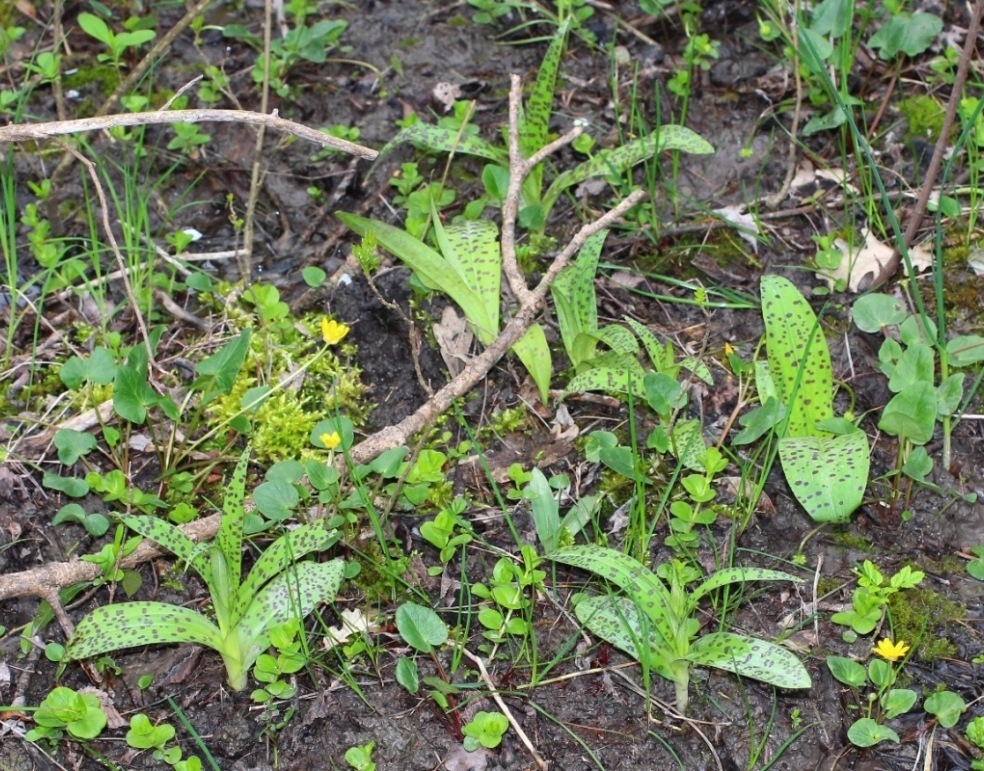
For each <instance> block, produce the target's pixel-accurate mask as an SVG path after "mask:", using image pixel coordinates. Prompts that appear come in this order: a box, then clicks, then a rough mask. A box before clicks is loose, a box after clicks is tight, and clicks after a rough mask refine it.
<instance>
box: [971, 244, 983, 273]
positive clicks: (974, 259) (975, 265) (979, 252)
mask: <svg viewBox="0 0 984 771" xmlns="http://www.w3.org/2000/svg"><path fill="white" fill-rule="evenodd" d="M967 265H969V266H970V269H971V270H972V271H974V273H976V274H977V277H978V278H984V249H974V250H972V251H971V253H970V254H969V255H967Z"/></svg>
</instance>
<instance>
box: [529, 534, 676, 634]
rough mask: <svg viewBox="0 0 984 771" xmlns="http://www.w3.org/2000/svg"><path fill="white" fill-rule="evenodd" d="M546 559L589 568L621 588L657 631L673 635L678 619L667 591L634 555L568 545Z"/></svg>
mask: <svg viewBox="0 0 984 771" xmlns="http://www.w3.org/2000/svg"><path fill="white" fill-rule="evenodd" d="M547 557H548V559H552V560H554V561H556V562H562V563H564V564H565V565H570V566H572V567H576V568H581V569H583V570H589V571H591V572H592V573H595V574H597V575H599V576H601V577H602V578H604V579H605V580H607V581H611V582H612V583H613V584H615V585H616V586H618V587H619V588H620V589H622V591H624V592H625V593H626V594H627V595H628V596H629V598H630V599H631V600H633V601H634V602H635V603H636V604H637V605H638V606H639V608H640V609H641V610H642V612H643V613H645V614H646V615H647V616H648V617H649V618H650V619H651V620H652V622H653V623H654V624H655V626H656V630H657V632H658V633H659V634H660V635H662V636H663V637H664V638H667V639H672V638H673V630H674V628H675V627H676V626H677V625H678V624H679V623H681V621H682V620H681V619H680V618H679V616H678V615H677V614H675V613H674V612H673V606H672V603H671V600H670V593H669V592H668V591H667V589H666V586H665V585H664V584H663V582H662V581H660V580H659V578H657V577H656V576H655V575H654V574H653V573H652V571H651V570H649V568H647V567H646V566H645V565H643V564H642V563H641V562H639V561H638V560H637V559H634V558H632V557H630V556H629V555H628V554H623V553H622V552H620V551H615V549H608V548H604V547H600V546H569V547H567V548H564V549H560V550H558V551H555V552H554V553H553V554H548V555H547Z"/></svg>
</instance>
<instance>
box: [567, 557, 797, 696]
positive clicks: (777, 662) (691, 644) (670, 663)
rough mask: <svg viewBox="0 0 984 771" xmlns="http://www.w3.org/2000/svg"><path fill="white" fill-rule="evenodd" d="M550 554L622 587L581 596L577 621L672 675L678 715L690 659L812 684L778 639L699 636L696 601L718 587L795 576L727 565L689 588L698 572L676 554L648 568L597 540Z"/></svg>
mask: <svg viewBox="0 0 984 771" xmlns="http://www.w3.org/2000/svg"><path fill="white" fill-rule="evenodd" d="M548 558H549V559H552V560H555V561H557V562H562V563H564V564H566V565H572V566H574V567H579V568H583V569H584V570H589V571H591V572H593V573H596V574H598V575H599V576H601V577H602V578H604V579H606V580H608V581H610V582H611V583H613V584H615V585H616V586H618V587H620V588H621V589H622V590H623V591H624V592H625V595H626V596H623V597H620V596H614V595H593V596H582V597H581V599H580V601H578V603H577V605H576V606H575V612H576V613H577V617H578V620H580V621H581V623H583V624H584V625H585V626H586V627H587V628H588V629H590V630H591V631H592V632H594V633H595V634H596V635H598V636H599V637H601V638H602V639H604V640H607V641H608V642H609V643H611V644H612V645H614V646H615V647H617V648H620V649H621V650H623V651H625V652H626V653H628V654H629V655H630V656H632V657H633V658H635V659H637V660H638V661H639V663H640V664H642V666H643V672H644V673H648V672H650V671H652V672H655V673H656V674H658V675H660V676H661V677H665V678H666V679H668V680H671V681H672V682H673V684H674V685H675V687H676V705H677V709H678V710H679V711H680V712H681V713H685V712H686V710H687V704H688V702H689V698H690V695H689V685H690V669H691V667H693V666H694V665H697V666H706V667H715V668H717V669H723V670H724V671H726V672H734V673H735V674H737V675H740V676H742V677H750V678H752V679H754V680H761V681H762V682H765V683H769V684H771V685H776V686H778V687H780V688H809V687H810V685H811V681H810V675H809V673H808V672H807V671H806V668H805V667H804V666H803V664H802V663H800V661H799V659H797V658H796V656H795V655H794V654H793V653H791V652H790V651H788V650H786V649H785V648H782V647H780V646H778V645H776V644H775V643H771V642H766V641H765V640H759V639H756V638H753V637H745V636H744V635H739V634H735V633H733V632H713V633H711V634H706V635H704V636H703V637H700V638H698V637H697V635H698V633H699V631H700V622H699V621H698V620H697V618H696V613H697V606H698V604H699V603H700V601H701V599H703V598H704V597H706V596H707V595H709V594H710V593H711V592H713V591H714V590H715V589H719V588H721V587H723V586H727V585H729V584H745V583H748V582H751V581H795V582H799V581H800V579H798V578H796V577H795V576H791V575H789V574H787V573H782V572H780V571H777V570H767V569H764V568H725V569H723V570H719V571H717V572H715V573H713V574H712V575H710V576H708V577H707V578H706V579H704V580H703V581H701V583H700V584H698V585H697V586H696V587H694V588H693V589H688V586H689V585H690V584H692V583H693V582H694V581H697V580H699V579H700V578H702V576H701V575H700V573H699V571H698V570H697V569H696V568H694V567H692V566H690V565H686V564H684V563H683V562H680V561H679V560H672V561H671V562H667V563H664V564H662V565H660V566H659V568H658V569H657V571H656V574H653V573H652V572H651V571H650V570H649V569H648V568H647V567H646V566H645V565H643V564H642V563H641V562H639V561H638V560H635V559H633V558H632V557H630V556H628V555H627V554H623V553H621V552H618V551H615V550H614V549H608V548H603V547H598V546H571V547H569V548H567V549H561V550H560V551H557V552H554V553H553V554H550V555H548ZM646 676H647V677H648V675H646Z"/></svg>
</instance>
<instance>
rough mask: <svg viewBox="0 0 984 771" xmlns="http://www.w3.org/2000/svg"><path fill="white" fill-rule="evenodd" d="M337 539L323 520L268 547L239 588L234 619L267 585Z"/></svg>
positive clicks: (286, 534)
mask: <svg viewBox="0 0 984 771" xmlns="http://www.w3.org/2000/svg"><path fill="white" fill-rule="evenodd" d="M338 539H339V533H338V532H337V531H335V530H329V529H328V528H327V527H325V523H324V521H323V520H318V521H316V522H310V523H308V524H306V525H302V526H301V527H299V528H297V529H296V530H291V531H289V532H287V533H285V534H284V535H282V536H281V537H280V538H278V539H277V540H276V541H274V542H273V543H272V544H270V545H269V546H268V547H267V548H266V549H265V550H264V551H263V554H261V555H260V558H259V559H258V560H256V563H255V564H254V565H253V568H252V569H251V570H250V571H249V575H248V576H246V579H245V580H244V581H243V583H242V586H240V587H239V592H238V596H237V601H236V605H235V609H234V612H235V615H236V617H237V618H239V617H241V616H242V614H243V612H244V611H245V610H246V608H247V607H248V606H249V604H250V602H251V601H252V600H253V598H254V597H255V596H256V595H257V594H258V593H259V591H260V589H262V588H263V587H264V586H265V585H266V584H267V583H268V582H269V581H271V580H272V579H274V578H275V577H276V576H278V575H280V574H281V573H283V572H284V571H285V570H287V569H288V567H289V566H290V565H292V564H293V563H295V562H297V561H298V560H299V559H301V558H302V557H303V556H305V555H306V554H310V553H311V552H314V551H325V550H326V549H328V548H330V547H331V546H332V545H333V544H334V543H335V542H337V541H338Z"/></svg>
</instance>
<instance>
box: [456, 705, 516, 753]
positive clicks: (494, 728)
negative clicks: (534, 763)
mask: <svg viewBox="0 0 984 771" xmlns="http://www.w3.org/2000/svg"><path fill="white" fill-rule="evenodd" d="M508 729H509V720H508V719H507V718H506V716H505V715H503V714H502V713H501V712H476V713H475V717H473V718H472V719H471V722H469V723H468V724H467V725H465V726H464V727H462V729H461V733H463V734H464V735H465V741H464V746H465V749H466V750H467V751H468V752H474V751H475V750H477V749H478V748H479V747H485V748H486V749H490V750H491V749H495V748H496V747H498V746H499V745H500V744H501V743H502V735H503V734H504V733H505V732H506V731H507V730H508Z"/></svg>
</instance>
